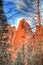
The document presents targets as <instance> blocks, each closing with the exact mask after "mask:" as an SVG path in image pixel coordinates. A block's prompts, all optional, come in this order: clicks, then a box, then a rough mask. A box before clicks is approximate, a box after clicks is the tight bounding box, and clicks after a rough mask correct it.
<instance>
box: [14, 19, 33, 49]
mask: <svg viewBox="0 0 43 65" xmlns="http://www.w3.org/2000/svg"><path fill="white" fill-rule="evenodd" d="M32 36H33V32H32V30H31V27H30V25H29V24H28V23H27V22H26V21H25V19H22V20H21V21H20V23H19V26H18V29H17V32H16V35H15V40H14V42H15V44H16V45H17V47H18V48H17V50H18V49H19V48H20V47H21V46H22V45H23V44H25V43H26V42H27V41H28V40H29V39H30V38H32Z"/></svg>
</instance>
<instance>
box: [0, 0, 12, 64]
mask: <svg viewBox="0 0 43 65" xmlns="http://www.w3.org/2000/svg"><path fill="white" fill-rule="evenodd" d="M7 26H8V23H7V19H6V16H5V15H4V11H3V4H2V0H0V65H11V55H10V53H9V52H8V50H7V49H8V48H9V47H10V45H9V44H8V39H9V37H8V35H9V33H8V29H7Z"/></svg>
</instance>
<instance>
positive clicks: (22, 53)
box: [21, 44, 25, 62]
mask: <svg viewBox="0 0 43 65" xmlns="http://www.w3.org/2000/svg"><path fill="white" fill-rule="evenodd" d="M21 59H22V62H24V60H25V48H24V44H23V45H22V48H21Z"/></svg>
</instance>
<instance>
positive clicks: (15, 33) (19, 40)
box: [8, 19, 43, 59]
mask: <svg viewBox="0 0 43 65" xmlns="http://www.w3.org/2000/svg"><path fill="white" fill-rule="evenodd" d="M8 28H9V31H10V33H9V34H10V39H9V42H10V43H11V44H12V47H11V48H10V49H9V50H10V51H12V52H13V54H12V58H13V59H14V58H15V57H16V54H17V52H18V51H19V50H20V48H21V47H22V45H23V44H24V45H27V44H28V42H31V44H32V45H33V51H32V53H34V48H36V46H37V42H38V41H39V40H42V41H43V26H38V25H37V26H36V31H35V33H34V32H32V29H31V27H30V25H29V24H28V23H27V22H26V21H25V19H22V20H20V23H19V26H18V28H17V30H16V28H15V26H14V27H10V26H9V27H8ZM42 44H43V42H42ZM42 49H43V45H42Z"/></svg>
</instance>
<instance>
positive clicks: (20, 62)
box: [14, 52, 24, 65]
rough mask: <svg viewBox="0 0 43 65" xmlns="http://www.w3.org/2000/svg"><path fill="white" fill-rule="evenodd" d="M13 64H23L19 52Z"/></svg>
mask: <svg viewBox="0 0 43 65" xmlns="http://www.w3.org/2000/svg"><path fill="white" fill-rule="evenodd" d="M14 65H24V64H23V62H22V60H21V53H20V52H18V53H17V58H16V60H15V63H14Z"/></svg>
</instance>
